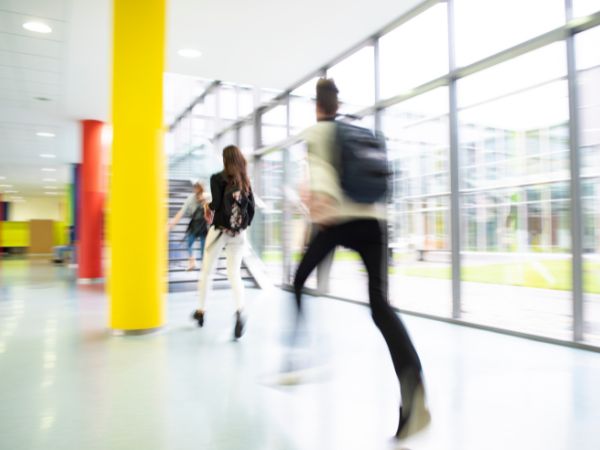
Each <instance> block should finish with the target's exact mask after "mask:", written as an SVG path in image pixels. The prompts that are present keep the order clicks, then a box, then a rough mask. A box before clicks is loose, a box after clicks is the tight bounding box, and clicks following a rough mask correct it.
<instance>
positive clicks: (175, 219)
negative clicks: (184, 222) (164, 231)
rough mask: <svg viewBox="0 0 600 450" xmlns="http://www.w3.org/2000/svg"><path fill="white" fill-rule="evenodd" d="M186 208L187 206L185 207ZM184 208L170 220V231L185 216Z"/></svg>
mask: <svg viewBox="0 0 600 450" xmlns="http://www.w3.org/2000/svg"><path fill="white" fill-rule="evenodd" d="M184 208H185V207H184ZM184 208H181V209H180V210H179V211H178V212H177V214H175V217H173V218H172V219H171V220H170V221H169V231H171V230H172V229H173V227H174V226H175V225H177V224H178V223H179V221H180V220H181V218H182V217H183V213H184Z"/></svg>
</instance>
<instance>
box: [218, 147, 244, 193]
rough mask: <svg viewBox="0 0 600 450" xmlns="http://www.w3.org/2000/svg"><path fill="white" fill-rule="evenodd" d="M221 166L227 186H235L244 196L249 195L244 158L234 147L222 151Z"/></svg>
mask: <svg viewBox="0 0 600 450" xmlns="http://www.w3.org/2000/svg"><path fill="white" fill-rule="evenodd" d="M223 165H224V166H225V171H224V172H225V178H227V184H229V185H230V186H235V187H237V188H238V189H240V190H241V191H242V192H243V193H244V194H249V193H250V179H249V178H248V172H247V170H246V158H244V155H242V152H241V151H240V149H239V148H237V147H236V146H235V145H228V146H227V147H225V148H224V149H223Z"/></svg>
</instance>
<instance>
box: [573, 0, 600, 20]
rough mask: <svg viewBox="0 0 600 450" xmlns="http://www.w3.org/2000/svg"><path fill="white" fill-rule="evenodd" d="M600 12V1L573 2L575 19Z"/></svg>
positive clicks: (576, 0)
mask: <svg viewBox="0 0 600 450" xmlns="http://www.w3.org/2000/svg"><path fill="white" fill-rule="evenodd" d="M597 11H600V3H598V0H573V17H581V16H587V15H590V14H594V13H595V12H597Z"/></svg>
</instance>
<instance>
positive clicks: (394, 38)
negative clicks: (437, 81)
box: [379, 3, 448, 98]
mask: <svg viewBox="0 0 600 450" xmlns="http://www.w3.org/2000/svg"><path fill="white" fill-rule="evenodd" d="M416 43H418V44H416ZM379 54H380V63H381V74H380V79H381V80H380V81H381V96H382V98H389V97H393V96H395V95H399V94H401V93H403V92H405V91H407V90H408V89H410V88H412V87H415V86H418V85H420V84H423V83H425V82H426V81H429V80H432V79H434V78H437V77H439V76H441V75H444V74H445V73H447V72H448V18H447V7H446V4H445V3H440V4H437V5H435V6H433V7H432V8H429V9H428V10H427V11H425V12H423V13H422V14H420V15H418V16H417V17H415V18H414V19H412V20H410V21H409V22H407V23H405V24H403V25H401V26H400V27H398V28H397V29H395V30H393V31H391V32H390V33H388V34H386V35H385V36H383V37H382V38H381V39H380V41H379Z"/></svg>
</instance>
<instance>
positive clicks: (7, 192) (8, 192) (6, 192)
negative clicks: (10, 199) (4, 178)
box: [4, 191, 19, 194]
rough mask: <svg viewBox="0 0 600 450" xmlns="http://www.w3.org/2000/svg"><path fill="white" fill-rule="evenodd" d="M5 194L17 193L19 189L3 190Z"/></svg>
mask: <svg viewBox="0 0 600 450" xmlns="http://www.w3.org/2000/svg"><path fill="white" fill-rule="evenodd" d="M4 193H5V194H18V193H19V191H4Z"/></svg>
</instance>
